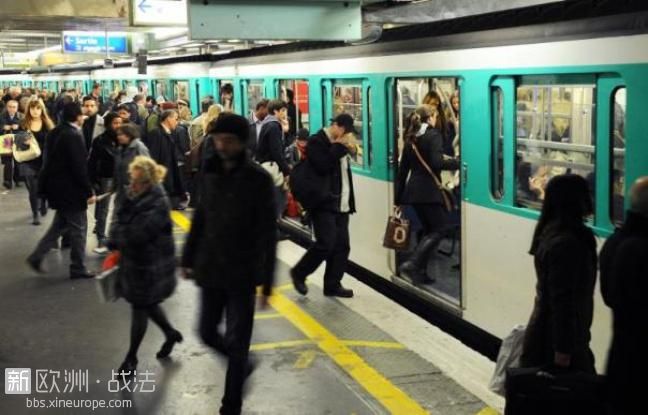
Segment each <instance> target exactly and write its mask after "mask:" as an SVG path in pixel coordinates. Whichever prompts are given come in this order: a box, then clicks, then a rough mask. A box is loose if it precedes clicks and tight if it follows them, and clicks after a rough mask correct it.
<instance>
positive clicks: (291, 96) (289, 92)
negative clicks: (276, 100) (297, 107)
mask: <svg viewBox="0 0 648 415" xmlns="http://www.w3.org/2000/svg"><path fill="white" fill-rule="evenodd" d="M286 98H288V102H293V100H294V99H295V91H293V90H292V89H290V88H286Z"/></svg>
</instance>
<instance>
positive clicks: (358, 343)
mask: <svg viewBox="0 0 648 415" xmlns="http://www.w3.org/2000/svg"><path fill="white" fill-rule="evenodd" d="M342 344H344V345H345V346H349V347H375V348H379V349H405V346H403V345H402V344H400V343H396V342H374V341H365V340H342Z"/></svg>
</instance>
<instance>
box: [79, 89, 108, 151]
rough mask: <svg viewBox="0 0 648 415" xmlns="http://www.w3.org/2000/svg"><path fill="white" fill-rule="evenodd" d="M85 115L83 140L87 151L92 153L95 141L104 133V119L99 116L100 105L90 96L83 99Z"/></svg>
mask: <svg viewBox="0 0 648 415" xmlns="http://www.w3.org/2000/svg"><path fill="white" fill-rule="evenodd" d="M83 115H85V116H86V117H87V118H86V119H85V121H83V138H84V139H85V145H86V150H87V151H90V147H92V142H93V141H94V139H95V138H97V137H99V136H100V135H101V134H102V133H103V132H104V119H103V117H101V115H99V103H98V102H97V100H96V99H95V98H94V97H92V96H90V95H88V96H86V97H83Z"/></svg>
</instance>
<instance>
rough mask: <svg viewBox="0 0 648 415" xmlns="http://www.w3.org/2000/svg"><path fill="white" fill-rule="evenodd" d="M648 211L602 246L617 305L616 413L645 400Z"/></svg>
mask: <svg viewBox="0 0 648 415" xmlns="http://www.w3.org/2000/svg"><path fill="white" fill-rule="evenodd" d="M647 258H648V217H645V216H642V215H640V214H638V213H634V212H628V216H627V219H626V221H625V223H624V225H623V227H621V229H619V230H618V231H617V232H615V234H614V235H613V236H611V237H610V238H609V239H608V240H607V242H606V243H605V245H604V246H603V249H602V251H601V293H602V294H603V298H604V300H605V302H606V303H607V304H608V305H609V306H610V307H611V308H612V313H613V316H614V329H613V336H612V345H611V347H610V353H609V356H608V362H607V382H608V388H609V392H610V394H609V395H610V401H611V405H612V407H613V408H614V409H615V412H613V413H615V414H617V413H618V414H630V413H634V412H633V409H634V408H637V405H640V404H642V401H643V399H644V395H643V393H644V392H643V390H644V387H643V386H644V385H645V377H646V373H648V308H647V307H646V293H648V260H647Z"/></svg>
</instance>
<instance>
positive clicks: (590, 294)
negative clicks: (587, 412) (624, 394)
mask: <svg viewBox="0 0 648 415" xmlns="http://www.w3.org/2000/svg"><path fill="white" fill-rule="evenodd" d="M592 212H593V202H592V195H591V193H590V190H589V187H588V184H587V181H586V180H585V179H584V178H583V177H581V176H578V175H575V174H564V175H559V176H555V177H553V178H552V179H551V180H550V181H549V183H548V185H547V188H546V191H545V198H544V204H543V205H542V211H541V213H540V218H539V220H538V223H537V225H536V228H535V231H534V234H533V240H532V243H531V249H530V251H529V253H530V254H531V255H533V257H534V263H535V269H536V278H537V284H536V298H535V304H534V308H533V312H532V313H531V317H530V318H529V322H528V324H527V328H526V332H525V336H524V341H523V347H522V355H521V357H520V366H521V367H545V368H551V367H558V368H562V369H566V370H572V371H581V372H587V373H595V368H594V355H593V354H592V351H591V350H590V347H589V343H590V339H591V335H590V327H591V325H592V318H593V312H594V286H595V284H596V271H597V267H596V265H597V264H596V261H597V257H596V239H595V238H594V234H593V232H592V230H591V229H590V228H589V227H587V226H586V224H585V220H586V219H587V218H588V217H589V216H590V215H591V214H592Z"/></svg>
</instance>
